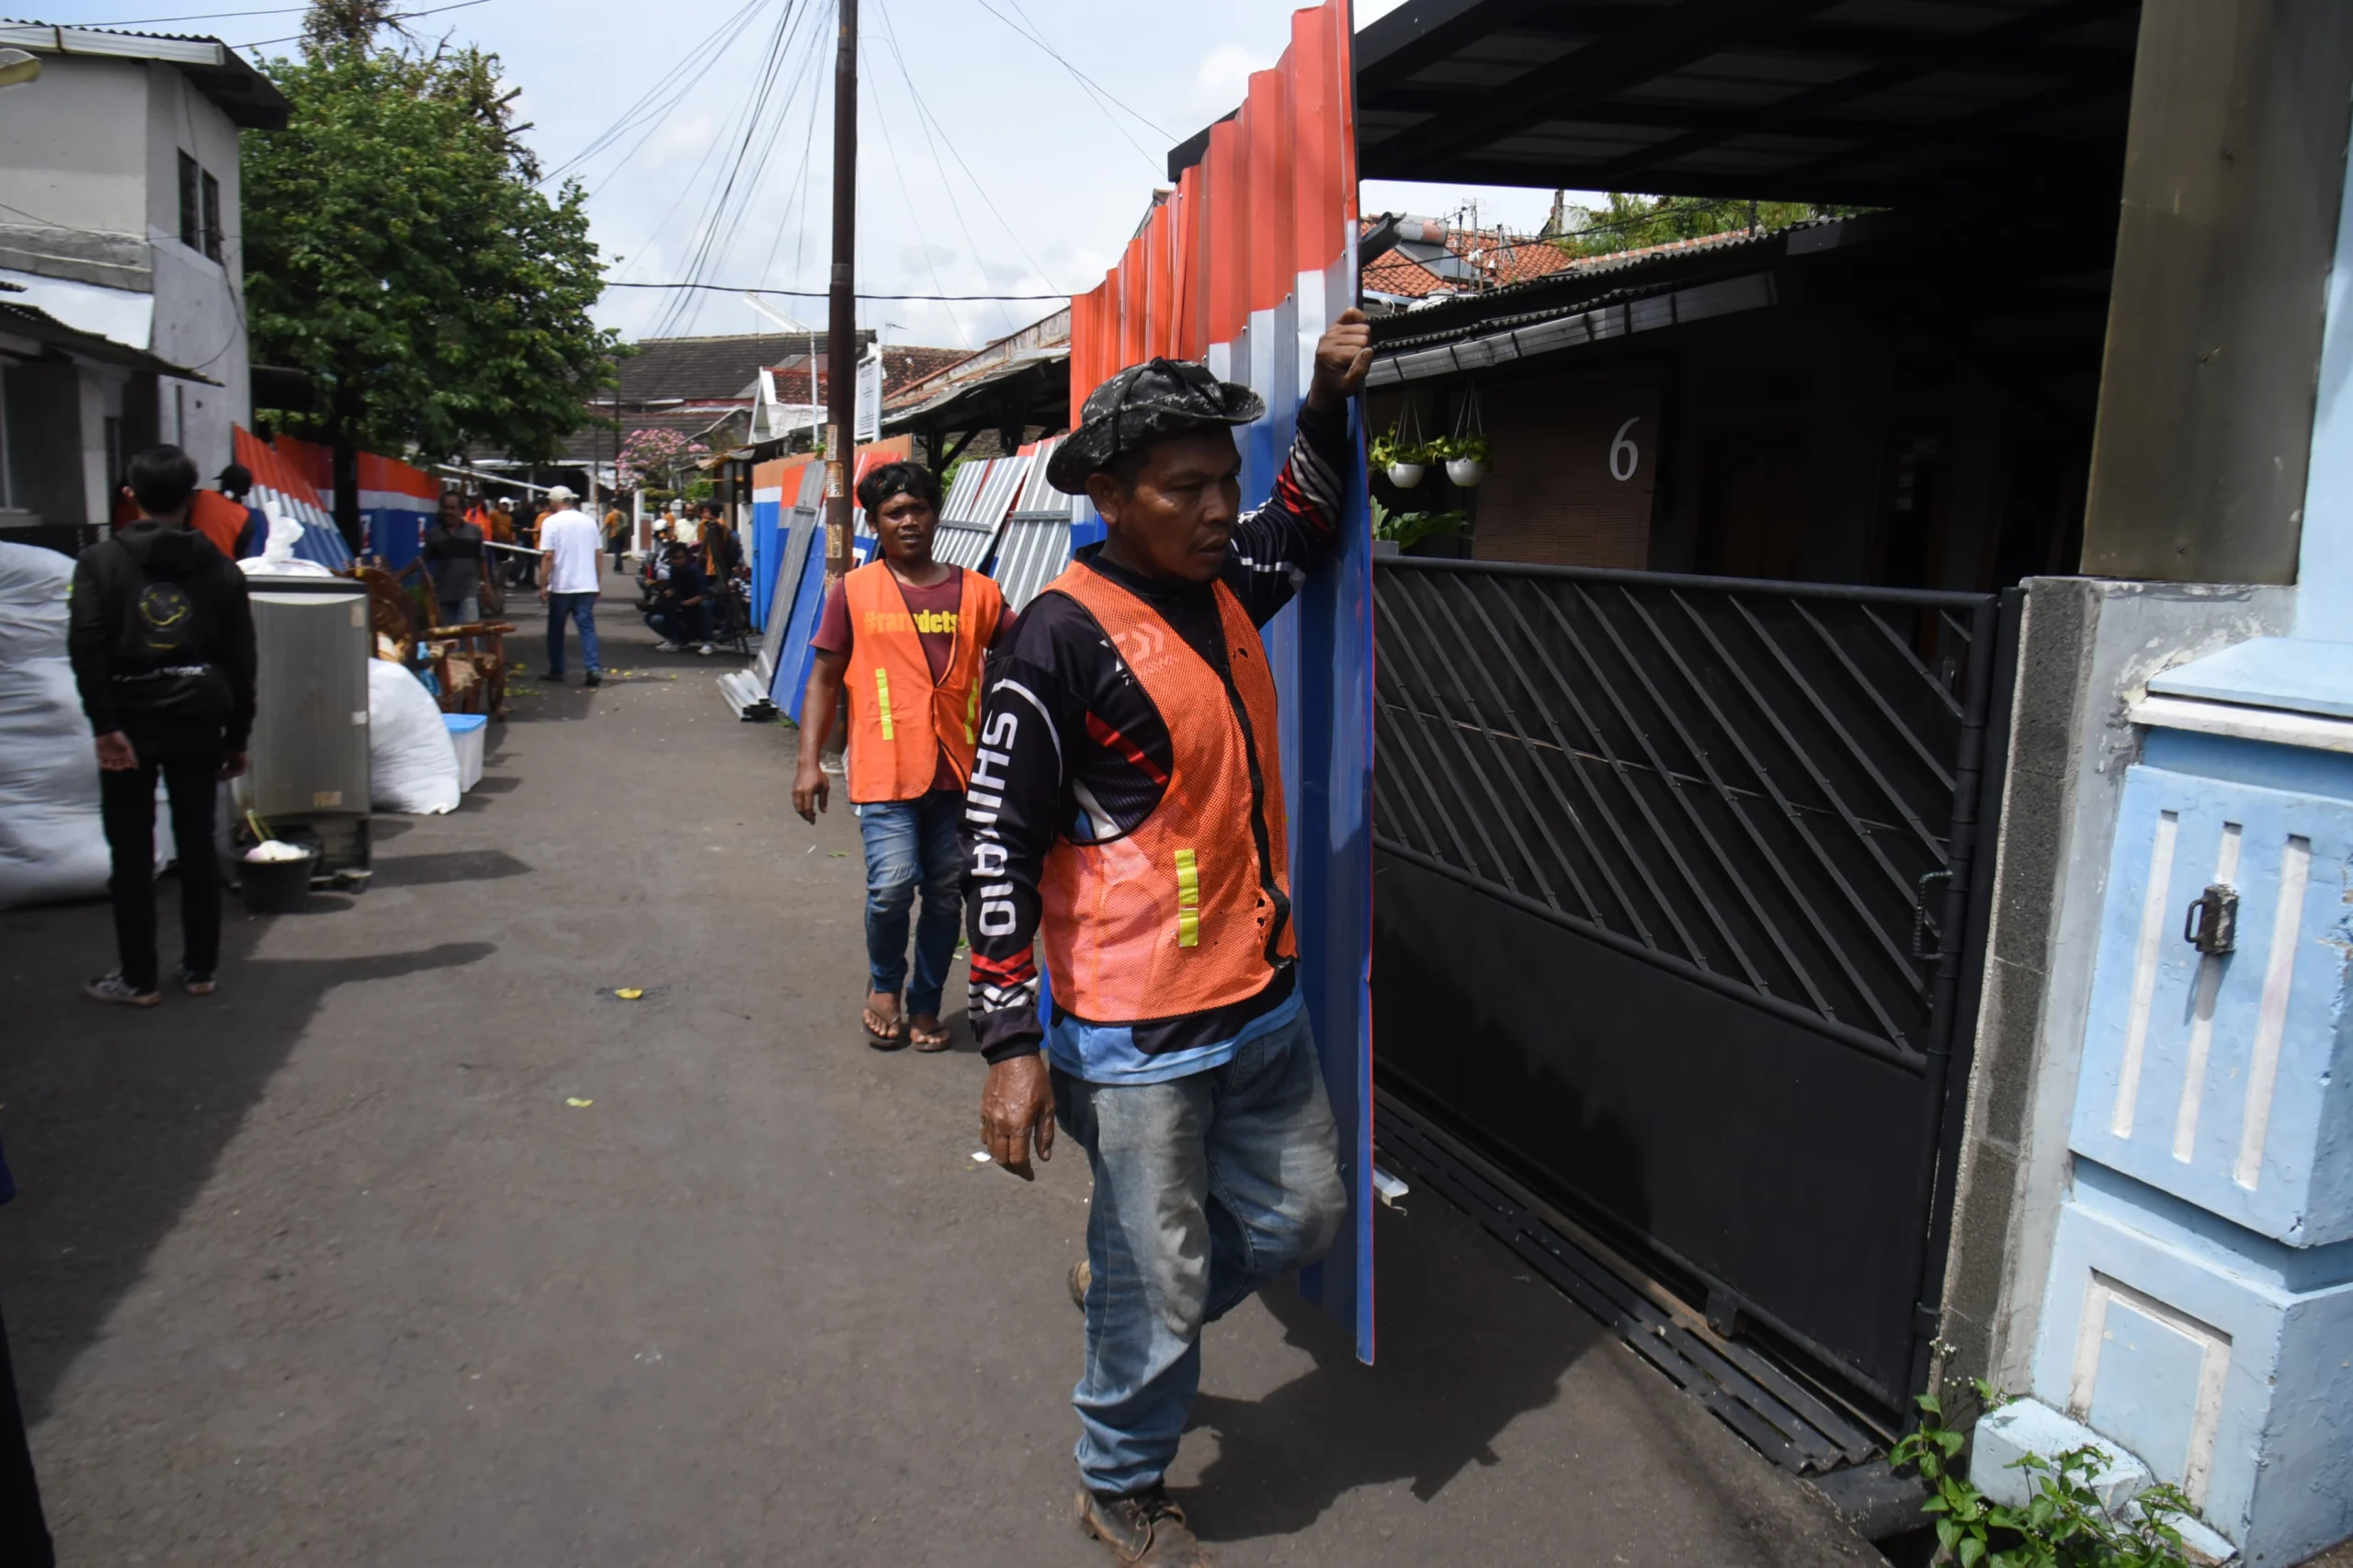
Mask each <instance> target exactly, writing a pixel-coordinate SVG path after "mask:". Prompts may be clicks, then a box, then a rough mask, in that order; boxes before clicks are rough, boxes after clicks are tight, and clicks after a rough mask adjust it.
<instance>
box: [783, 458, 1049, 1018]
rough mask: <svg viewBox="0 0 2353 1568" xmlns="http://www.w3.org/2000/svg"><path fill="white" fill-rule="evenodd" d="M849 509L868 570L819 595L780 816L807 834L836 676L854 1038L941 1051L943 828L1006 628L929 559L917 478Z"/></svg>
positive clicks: (947, 954)
mask: <svg viewBox="0 0 2353 1568" xmlns="http://www.w3.org/2000/svg"><path fill="white" fill-rule="evenodd" d="M858 502H859V504H860V505H861V506H864V507H865V508H866V511H867V516H869V517H871V518H872V519H873V520H874V531H875V534H876V536H877V537H878V538H879V539H880V540H881V544H882V554H881V560H879V561H876V562H871V563H870V564H869V565H866V566H861V567H859V568H858V570H857V571H855V572H852V573H851V574H849V575H848V576H847V577H845V578H843V579H842V580H841V581H840V582H839V583H836V584H835V585H834V586H833V588H832V590H831V591H830V592H828V593H827V595H826V596H825V607H824V612H823V613H822V615H821V616H820V618H819V619H818V623H817V632H816V635H815V636H813V637H812V638H811V639H810V640H809V641H810V646H811V647H812V648H813V649H814V650H815V651H816V655H817V656H816V659H815V662H814V664H815V667H814V668H813V669H812V670H811V671H810V675H809V687H808V690H807V692H806V694H805V695H804V697H803V699H802V702H801V761H800V765H799V767H798V768H797V769H796V770H795V773H794V776H793V781H792V804H793V809H794V810H796V811H798V812H800V813H801V816H802V817H803V818H804V819H805V820H807V821H809V822H815V821H816V820H817V813H818V812H821V811H823V810H824V809H825V801H826V797H827V795H828V794H829V793H830V787H829V786H828V785H827V783H826V780H825V775H824V770H823V768H822V767H820V766H819V762H818V757H819V754H820V751H821V748H822V747H823V744H824V740H825V738H826V736H827V734H828V733H830V731H831V730H832V728H833V722H834V717H835V712H836V710H837V707H838V705H839V702H840V699H841V695H842V692H843V690H844V688H845V677H847V690H848V693H849V707H850V720H849V732H850V734H849V769H848V772H849V777H848V786H849V798H850V802H851V805H852V808H853V809H854V810H856V812H858V832H859V835H860V836H861V837H862V838H863V839H864V840H865V844H866V949H867V963H868V967H869V970H870V975H869V983H868V987H867V997H866V1016H865V1023H866V1032H867V1038H868V1040H869V1042H870V1043H871V1044H873V1045H876V1046H878V1047H881V1048H883V1049H890V1048H893V1047H896V1046H899V1045H904V1044H905V1043H907V1041H908V1040H909V1037H910V1032H912V1037H913V1040H914V1043H915V1049H916V1050H918V1051H941V1050H945V1049H946V1048H947V1045H948V1031H947V1029H946V1028H943V1027H942V1026H941V1024H940V1021H939V1001H940V993H941V991H942V990H943V989H944V987H945V986H946V984H947V981H948V969H949V965H950V964H951V963H952V962H954V960H955V957H956V937H957V934H958V933H959V932H960V931H961V929H962V927H963V904H962V896H961V887H960V881H961V876H962V872H963V856H962V851H961V847H960V846H959V845H958V842H957V830H958V827H959V825H960V824H961V822H962V819H963V814H964V784H965V780H966V779H967V778H970V777H971V775H972V758H973V752H974V747H975V744H976V743H977V740H978V722H979V718H980V679H981V664H982V661H983V658H985V657H986V655H987V652H988V650H989V649H990V648H992V647H993V646H995V644H996V643H997V642H1001V641H1002V640H1003V638H1004V636H1005V634H1006V631H1008V630H1010V628H1011V627H1012V624H1013V617H1012V616H1011V615H1009V614H1007V613H1006V611H1005V601H1004V600H1003V598H1002V597H999V595H998V594H997V591H996V585H995V583H993V582H991V581H990V580H989V579H988V578H986V577H983V576H982V575H980V574H978V573H968V572H966V571H965V570H964V569H963V568H962V567H961V566H950V565H949V564H947V563H946V562H939V561H935V560H933V559H932V554H931V540H932V534H933V531H934V529H935V528H937V527H938V521H939V502H940V494H939V481H938V477H937V476H936V475H934V474H933V473H932V472H931V471H930V470H929V469H927V468H925V467H923V466H922V465H921V464H919V463H885V464H883V465H882V466H881V467H880V468H878V469H876V470H875V471H874V472H871V473H870V474H868V475H867V476H866V478H865V479H864V480H863V481H861V482H860V483H859V484H858ZM918 887H920V888H921V890H922V893H923V914H922V916H921V917H920V918H919V919H918V920H917V921H916V923H915V973H914V978H913V982H912V983H907V982H908V973H907V915H908V910H909V907H910V905H911V904H912V903H914V901H915V892H916V890H917V888H918ZM903 983H907V994H906V1001H905V1005H904V1007H902V1006H901V1003H900V997H899V989H900V986H901V985H902V984H903ZM910 1025H912V1026H913V1028H912V1031H910V1028H909V1026H910Z"/></svg>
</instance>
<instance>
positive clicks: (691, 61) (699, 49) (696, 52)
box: [540, 0, 768, 185]
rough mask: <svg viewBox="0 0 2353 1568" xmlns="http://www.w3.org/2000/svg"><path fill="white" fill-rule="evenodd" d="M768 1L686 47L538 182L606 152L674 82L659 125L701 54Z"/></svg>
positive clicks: (732, 34) (758, 1)
mask: <svg viewBox="0 0 2353 1568" xmlns="http://www.w3.org/2000/svg"><path fill="white" fill-rule="evenodd" d="M767 3H768V0H747V3H746V4H745V6H743V7H742V8H741V9H739V10H737V11H735V12H734V13H733V15H731V16H729V17H726V18H724V19H723V20H722V21H721V22H720V24H719V26H717V27H715V28H712V29H711V30H710V32H708V33H706V34H704V35H703V37H702V39H701V40H699V42H697V43H696V45H695V46H694V47H693V48H692V49H690V50H688V51H687V52H686V53H685V54H684V55H683V56H681V57H680V58H679V61H678V62H677V63H676V64H675V65H673V66H671V67H670V69H669V70H667V71H665V72H664V73H663V74H661V75H660V76H659V77H657V78H655V80H654V85H651V86H649V87H647V88H646V89H645V91H644V93H643V94H642V95H641V96H640V97H638V100H637V101H636V102H635V103H633V104H631V105H630V107H629V108H626V109H624V110H623V111H622V112H621V116H620V119H616V120H615V121H613V123H612V124H611V125H609V126H608V127H606V128H605V130H604V131H601V132H599V133H598V134H597V136H596V137H595V138H594V139H593V140H592V141H590V142H589V143H588V145H586V146H585V147H584V148H582V149H581V150H580V151H579V152H577V153H574V154H573V155H572V156H571V157H569V158H566V159H565V160H564V161H563V163H561V164H558V165H555V167H553V168H552V169H550V170H549V171H548V172H547V174H545V175H544V176H541V177H540V184H542V185H545V184H546V183H547V182H548V181H550V180H552V179H559V178H561V177H563V175H564V174H565V173H566V172H567V171H569V170H572V169H575V168H578V167H579V166H581V165H584V164H585V163H587V162H588V160H589V159H591V158H593V157H595V156H596V155H597V153H601V152H603V151H605V149H607V148H608V147H610V146H611V145H612V144H613V143H615V142H619V141H620V139H621V138H622V137H623V136H626V135H627V134H629V132H630V131H631V128H632V127H634V126H635V125H636V123H637V121H638V119H639V117H640V116H641V115H642V114H644V113H645V112H646V106H647V105H649V104H651V103H652V102H653V101H654V98H655V97H658V96H659V95H661V94H662V93H664V92H665V91H667V90H669V89H670V88H672V87H673V86H674V85H675V86H676V91H675V92H671V94H670V97H669V100H668V101H667V102H666V103H665V104H664V105H663V107H662V108H660V109H659V110H656V111H655V112H654V124H656V125H659V124H660V122H661V119H662V117H663V116H665V115H666V114H667V113H668V112H669V111H670V109H672V108H676V105H677V101H678V99H679V98H680V97H683V96H684V95H685V94H686V92H687V90H688V88H689V87H690V86H691V85H692V84H691V82H687V81H682V80H681V78H682V77H684V76H685V75H686V74H687V73H688V72H689V71H691V70H693V69H694V67H695V65H696V63H697V62H699V61H700V60H702V59H703V57H704V56H706V55H710V56H712V57H714V58H715V57H716V56H717V54H718V53H719V51H722V50H724V49H725V48H726V47H727V45H728V44H730V43H733V41H734V40H735V38H736V35H738V34H740V33H741V32H742V31H743V30H744V28H745V27H746V26H748V25H749V24H750V22H751V19H752V17H753V16H754V15H755V14H756V13H757V12H758V11H759V9H760V7H761V6H764V5H766V4H767ZM647 134H648V135H651V134H652V131H650V130H649V131H648V132H647ZM642 145H644V138H643V137H640V138H639V139H638V142H637V143H636V144H635V145H633V146H631V149H630V151H629V152H628V153H625V154H623V156H622V159H621V165H627V164H628V162H629V160H630V158H631V157H633V156H635V155H636V153H637V148H638V147H640V146H642ZM618 166H620V165H617V167H618ZM606 177H607V178H610V177H611V176H610V175H608V176H606Z"/></svg>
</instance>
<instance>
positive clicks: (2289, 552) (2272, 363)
mask: <svg viewBox="0 0 2353 1568" xmlns="http://www.w3.org/2000/svg"><path fill="white" fill-rule="evenodd" d="M2348 82H2353V6H2346V5H2344V4H2342V0H2144V4H2143V6H2142V7H2141V39H2140V47H2139V52H2138V55H2137V58H2136V60H2135V62H2134V65H2133V85H2132V112H2131V127H2130V130H2129V133H2128V136H2127V141H2126V150H2125V165H2124V188H2123V192H2122V201H2121V205H2120V211H2119V215H2118V222H2117V242H2116V266H2115V280H2114V285H2113V288H2112V290H2111V292H2110V295H2109V328H2108V349H2107V360H2106V368H2105V369H2104V371H2103V374H2102V378H2101V386H2100V401H2099V415H2098V426H2097V432H2096V434H2095V436H2094V439H2093V447H2092V470H2091V484H2090V490H2089V494H2088V495H2087V498H2086V515H2085V522H2084V556H2083V569H2084V571H2085V572H2086V573H2089V574H2094V575H2098V576H2111V577H2133V578H2143V579H2150V580H2154V581H2158V582H2169V583H2200V582H2202V583H2290V582H2293V581H2294V580H2295V572H2296V559H2297V542H2298V534H2299V529H2300V524H2301V520H2302V518H2301V512H2302V506H2303V497H2304V464H2305V452H2306V447H2307V437H2308V435H2309V433H2310V429H2311V424H2312V417H2313V375H2314V370H2315V367H2316V366H2317V364H2318V361H2319V358H2320V349H2321V319H2322V309H2323V300H2324V295H2325V289H2326V280H2327V278H2328V273H2329V266H2330V260H2331V256H2332V255H2333V254H2334V251H2335V246H2336V228H2337V210H2338V192H2339V188H2340V185H2341V176H2342V171H2343V168H2344V162H2345V142H2346V130H2347V122H2348V118H2353V105H2348V102H2347V92H2346V86H2347V83H2348Z"/></svg>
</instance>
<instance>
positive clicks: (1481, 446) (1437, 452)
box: [1430, 432, 1494, 490]
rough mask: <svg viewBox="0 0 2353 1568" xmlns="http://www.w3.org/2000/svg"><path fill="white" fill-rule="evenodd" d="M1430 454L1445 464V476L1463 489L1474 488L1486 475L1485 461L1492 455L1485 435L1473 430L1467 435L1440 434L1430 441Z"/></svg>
mask: <svg viewBox="0 0 2353 1568" xmlns="http://www.w3.org/2000/svg"><path fill="white" fill-rule="evenodd" d="M1430 446H1431V447H1432V449H1433V453H1432V455H1433V456H1435V457H1437V458H1438V460H1440V461H1442V462H1444V463H1445V464H1446V477H1447V478H1448V479H1449V480H1451V481H1452V482H1453V483H1455V484H1456V485H1458V486H1460V487H1461V488H1462V489H1464V490H1476V489H1477V488H1478V487H1479V482H1480V481H1481V480H1483V479H1484V478H1486V477H1487V461H1488V459H1489V458H1490V457H1492V456H1493V455H1494V451H1493V449H1492V448H1490V447H1489V446H1488V445H1487V437H1484V436H1482V435H1478V434H1476V433H1475V432H1474V433H1472V434H1471V435H1467V436H1441V437H1438V439H1437V440H1435V441H1433V442H1431V443H1430Z"/></svg>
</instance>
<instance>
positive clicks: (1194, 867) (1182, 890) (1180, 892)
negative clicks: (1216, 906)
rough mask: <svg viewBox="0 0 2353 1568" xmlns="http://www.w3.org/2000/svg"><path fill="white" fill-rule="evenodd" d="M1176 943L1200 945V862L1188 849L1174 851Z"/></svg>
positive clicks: (1190, 945) (1180, 944)
mask: <svg viewBox="0 0 2353 1568" xmlns="http://www.w3.org/2000/svg"><path fill="white" fill-rule="evenodd" d="M1176 945H1177V946H1178V947H1180V948H1198V947H1199V946H1200V945H1201V872H1200V863H1199V861H1198V860H1197V859H1195V858H1194V856H1193V852H1192V851H1191V850H1189V849H1179V850H1178V851H1176Z"/></svg>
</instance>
